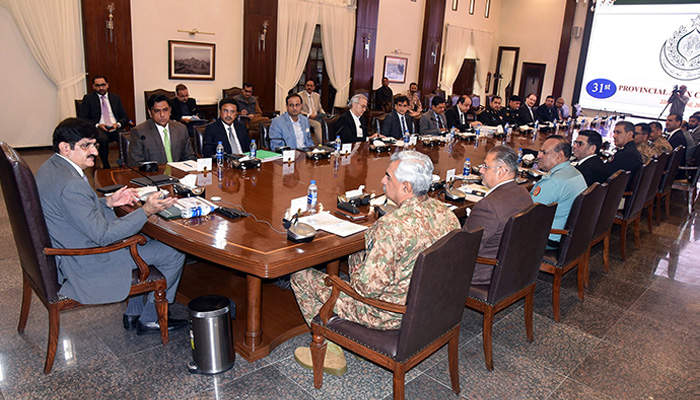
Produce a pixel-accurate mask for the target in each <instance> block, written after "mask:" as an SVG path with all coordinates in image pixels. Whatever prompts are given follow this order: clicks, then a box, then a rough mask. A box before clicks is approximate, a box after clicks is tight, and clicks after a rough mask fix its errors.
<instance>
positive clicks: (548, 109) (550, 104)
mask: <svg viewBox="0 0 700 400" xmlns="http://www.w3.org/2000/svg"><path fill="white" fill-rule="evenodd" d="M535 117H536V118H537V120H538V121H540V122H554V121H556V120H557V108H556V107H555V106H554V96H552V95H549V96H547V98H546V99H544V103H542V104H540V106H539V107H537V111H536V112H535Z"/></svg>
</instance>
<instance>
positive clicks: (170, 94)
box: [143, 88, 175, 119]
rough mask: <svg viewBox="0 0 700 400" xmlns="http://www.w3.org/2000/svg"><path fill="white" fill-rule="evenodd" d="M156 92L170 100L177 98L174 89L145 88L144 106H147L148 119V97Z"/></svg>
mask: <svg viewBox="0 0 700 400" xmlns="http://www.w3.org/2000/svg"><path fill="white" fill-rule="evenodd" d="M156 94H162V95H163V96H165V97H167V98H168V102H170V100H172V99H174V98H175V92H173V91H172V90H165V89H160V88H158V89H156V90H144V91H143V99H144V103H143V104H144V107H146V119H149V118H150V117H149V114H148V99H149V98H150V97H151V96H153V95H156Z"/></svg>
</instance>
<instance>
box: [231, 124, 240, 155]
mask: <svg viewBox="0 0 700 400" xmlns="http://www.w3.org/2000/svg"><path fill="white" fill-rule="evenodd" d="M233 135H234V133H233V128H231V127H230V126H229V127H228V141H229V142H230V143H231V154H241V151H240V150H239V149H238V146H237V145H236V138H235V137H234V136H233Z"/></svg>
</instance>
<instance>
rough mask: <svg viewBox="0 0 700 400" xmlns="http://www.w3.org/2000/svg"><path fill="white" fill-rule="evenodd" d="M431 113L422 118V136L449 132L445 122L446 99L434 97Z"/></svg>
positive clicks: (427, 112) (424, 114)
mask: <svg viewBox="0 0 700 400" xmlns="http://www.w3.org/2000/svg"><path fill="white" fill-rule="evenodd" d="M431 104H432V107H431V109H430V111H426V112H424V113H423V115H421V116H420V133H421V135H442V134H444V133H445V132H447V121H446V120H445V107H446V105H445V99H444V98H443V97H441V96H433V100H432V101H431Z"/></svg>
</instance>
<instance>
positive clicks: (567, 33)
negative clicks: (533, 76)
mask: <svg viewBox="0 0 700 400" xmlns="http://www.w3.org/2000/svg"><path fill="white" fill-rule="evenodd" d="M574 11H576V0H567V1H566V8H565V9H564V22H563V25H562V28H561V39H560V41H559V53H558V54H557V67H556V70H555V73H554V87H553V88H552V95H553V96H554V97H555V98H557V97H559V96H561V93H562V89H563V87H564V75H565V74H566V64H567V60H568V59H569V46H570V44H571V27H572V26H573V25H574ZM568 101H569V102H571V99H569V100H568ZM569 104H572V103H569Z"/></svg>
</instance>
